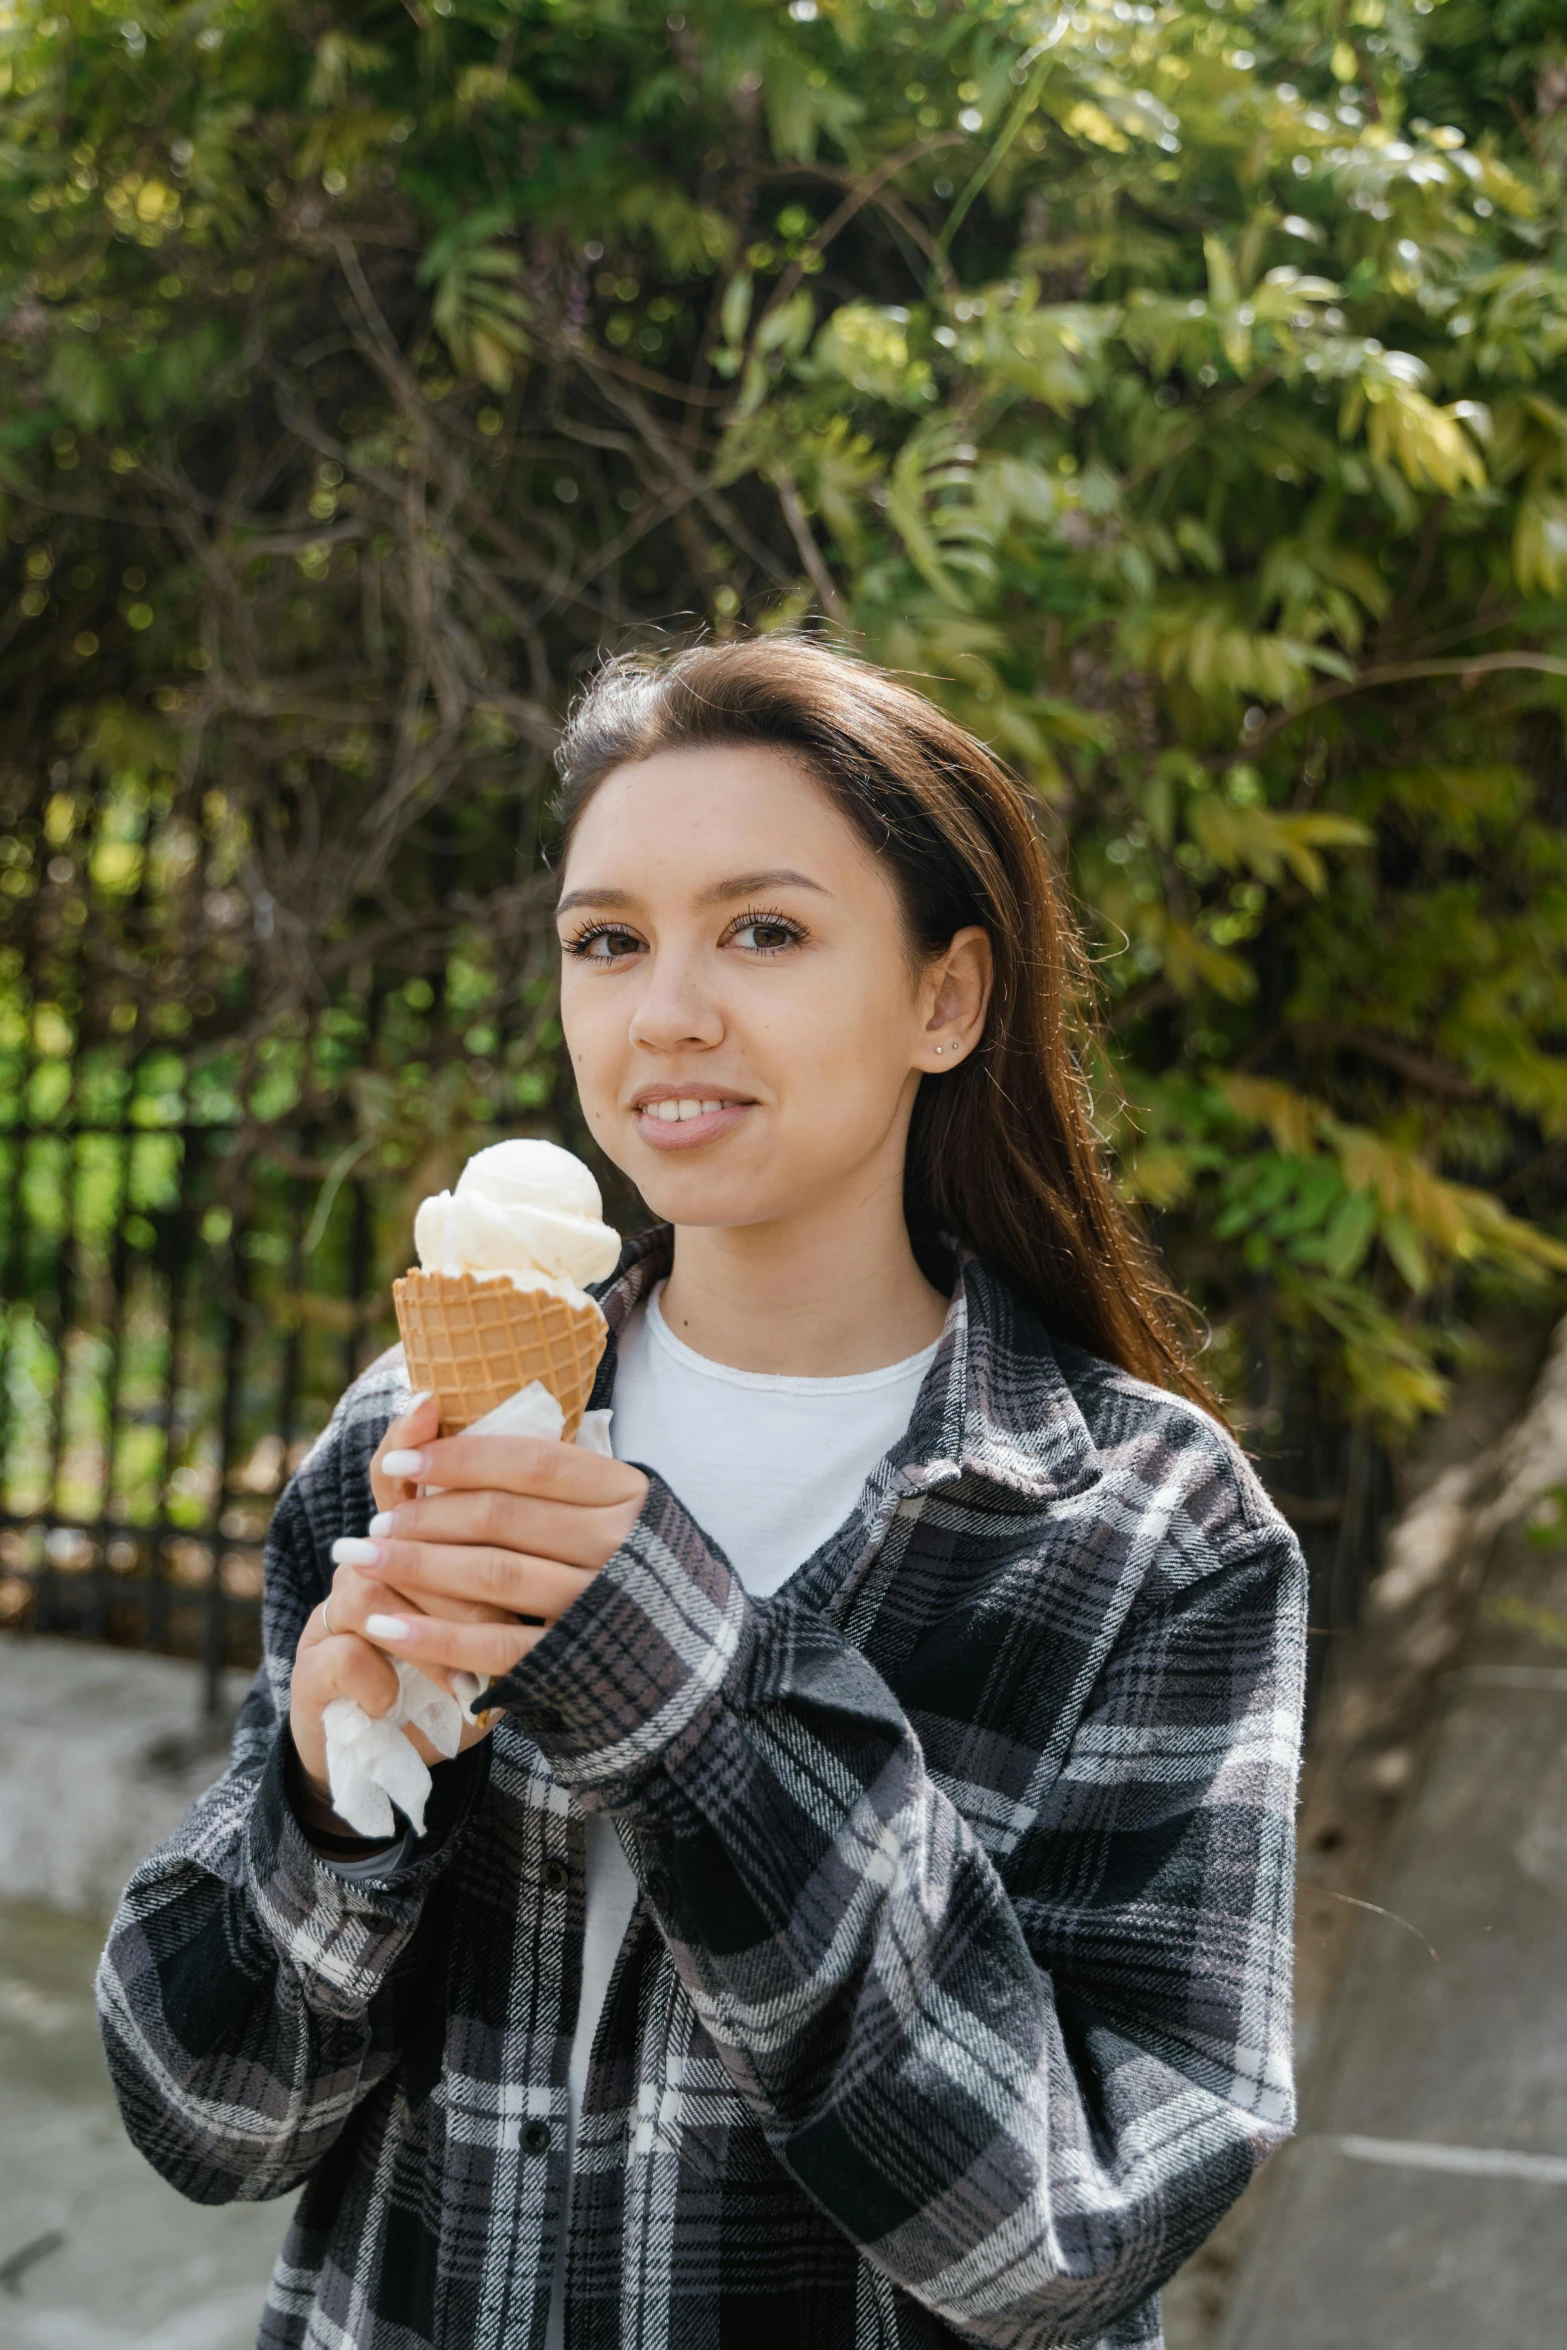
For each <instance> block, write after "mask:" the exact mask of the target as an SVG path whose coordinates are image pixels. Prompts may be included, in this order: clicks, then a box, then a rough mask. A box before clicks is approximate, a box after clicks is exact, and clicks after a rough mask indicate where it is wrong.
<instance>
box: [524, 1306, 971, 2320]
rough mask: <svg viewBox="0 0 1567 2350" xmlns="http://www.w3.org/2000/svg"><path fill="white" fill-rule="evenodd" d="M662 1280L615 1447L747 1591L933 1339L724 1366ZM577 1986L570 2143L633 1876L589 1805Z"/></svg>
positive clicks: (900, 1394) (901, 1411) (846, 1469)
mask: <svg viewBox="0 0 1567 2350" xmlns="http://www.w3.org/2000/svg"><path fill="white" fill-rule="evenodd" d="M662 1287H663V1285H662V1283H660V1285H659V1288H658V1289H655V1290H654V1292H653V1294H652V1295H651V1297H650V1298H649V1299H648V1301H647V1304H646V1306H645V1307H643V1308H642V1310H641V1311H640V1312H638V1313H636V1314H633V1315H632V1317H631V1319H630V1320H629V1321H628V1322H627V1324H626V1326H625V1328H624V1329H623V1330H622V1331H621V1333H620V1340H619V1347H618V1352H617V1357H616V1364H615V1415H614V1419H613V1420H612V1422H611V1423H610V1433H611V1437H612V1440H613V1443H614V1448H615V1458H616V1459H617V1460H622V1461H640V1462H641V1463H642V1465H643V1466H644V1467H645V1468H649V1469H656V1470H657V1471H658V1474H659V1475H660V1476H661V1477H662V1478H663V1480H664V1483H665V1484H666V1485H667V1486H668V1487H669V1489H670V1491H671V1492H672V1493H674V1494H675V1495H677V1496H678V1498H679V1499H680V1500H681V1501H682V1502H683V1503H684V1504H685V1506H686V1508H687V1509H688V1510H689V1511H690V1513H691V1515H692V1517H693V1518H695V1520H696V1522H697V1524H698V1525H699V1526H700V1527H701V1528H702V1531H703V1532H704V1533H705V1534H708V1535H710V1536H711V1537H712V1539H713V1541H714V1542H716V1543H717V1545H718V1547H719V1549H720V1550H721V1551H722V1552H723V1554H724V1556H725V1557H726V1558H727V1559H728V1561H729V1563H730V1565H731V1567H732V1568H733V1569H734V1571H735V1573H736V1574H737V1575H738V1576H739V1578H740V1581H741V1583H742V1584H743V1585H744V1587H745V1589H746V1590H747V1591H748V1592H750V1593H751V1595H752V1597H753V1598H756V1599H761V1598H765V1597H766V1596H767V1595H768V1594H770V1593H771V1592H774V1591H777V1590H778V1589H779V1587H780V1585H782V1584H784V1583H786V1582H787V1581H788V1579H789V1577H790V1576H791V1575H792V1574H793V1573H794V1571H795V1569H796V1567H800V1566H803V1565H804V1564H805V1561H806V1560H807V1559H808V1558H809V1557H810V1556H811V1555H812V1553H813V1552H814V1551H817V1550H819V1549H820V1548H821V1546H822V1544H823V1543H824V1542H825V1541H826V1540H827V1538H828V1536H829V1535H832V1534H836V1533H837V1531H838V1529H839V1527H840V1526H841V1525H842V1524H843V1522H844V1520H845V1519H846V1518H847V1517H848V1515H849V1512H850V1510H851V1509H852V1508H853V1507H854V1504H855V1502H856V1501H857V1500H858V1499H859V1496H860V1489H861V1487H862V1486H863V1485H864V1483H865V1480H866V1478H867V1477H868V1476H869V1475H870V1473H871V1471H872V1469H874V1468H875V1466H876V1464H877V1462H878V1461H879V1460H880V1459H881V1458H882V1455H883V1454H884V1453H886V1452H889V1451H890V1450H891V1448H892V1447H893V1445H895V1444H896V1443H897V1441H898V1439H899V1437H900V1436H902V1435H903V1433H904V1431H905V1430H906V1429H907V1427H908V1424H909V1421H910V1419H911V1418H912V1417H913V1412H914V1404H915V1399H916V1398H917V1396H918V1394H919V1391H920V1388H921V1386H922V1385H923V1383H924V1379H925V1374H926V1372H927V1371H928V1370H929V1368H930V1365H931V1363H932V1361H933V1359H934V1357H935V1353H936V1349H935V1346H934V1345H932V1346H928V1347H926V1348H925V1349H924V1351H923V1353H920V1354H917V1355H910V1356H908V1357H907V1359H906V1360H905V1361H903V1362H901V1363H889V1364H888V1365H887V1366H886V1368H885V1369H883V1370H880V1371H860V1372H856V1373H855V1374H854V1375H853V1376H852V1377H850V1378H847V1379H790V1378H784V1377H781V1376H775V1375H774V1374H773V1373H772V1372H769V1371H734V1370H731V1369H730V1368H729V1366H728V1365H727V1364H726V1363H714V1362H710V1361H709V1360H708V1358H707V1356H706V1355H699V1354H694V1353H693V1352H692V1350H691V1348H690V1347H688V1346H686V1345H684V1344H683V1343H682V1341H681V1340H680V1339H678V1338H677V1337H676V1336H675V1334H674V1332H673V1331H672V1330H671V1329H670V1327H669V1325H668V1323H667V1322H666V1321H665V1320H664V1317H663V1314H662V1313H661V1312H660V1310H659V1298H660V1295H661V1292H662ZM586 1825H587V1918H586V1929H585V1940H584V1945H583V1952H582V1997H581V2002H580V2004H579V2006H578V2009H577V2026H576V2031H575V2034H574V2036H573V2038H572V2043H571V2064H570V2069H569V2072H568V2076H567V2085H568V2099H569V2105H570V2115H571V2141H572V2142H574V2141H575V2138H576V2132H577V2122H578V2118H579V2116H580V2114H581V2112H582V2097H583V2091H584V2090H585V2088H586V2087H587V2078H588V2057H589V2054H590V2052H591V2049H592V2046H593V2035H594V2032H595V2031H596V2030H597V2028H598V2020H599V2016H600V2014H601V2013H602V2011H603V2006H604V1999H605V1995H606V1993H607V1992H608V1990H609V1978H610V1976H611V1974H612V1973H613V1971H614V1966H615V1961H616V1959H617V1958H618V1957H619V1956H620V1946H621V1944H622V1942H623V1941H624V1940H625V1938H626V1928H627V1926H628V1925H629V1924H630V1923H631V1912H632V1909H633V1907H634V1906H635V1903H636V1897H637V1881H636V1878H635V1877H634V1876H633V1875H632V1873H631V1868H630V1865H629V1863H628V1862H627V1860H626V1856H625V1854H624V1853H623V1852H622V1851H621V1848H620V1841H619V1839H618V1837H617V1836H616V1834H615V1831H614V1829H613V1828H612V1827H611V1825H610V1823H609V1821H608V1820H607V1819H605V1818H604V1817H603V1816H602V1815H601V1814H597V1813H590V1814H589V1815H588V1818H587V1823H586ZM564 2270H565V2235H564V2231H562V2237H561V2248H560V2254H559V2256H558V2258H557V2260H556V2264H555V2284H554V2291H553V2294H552V2297H551V2304H550V2325H549V2335H548V2340H547V2343H546V2350H560V2345H561V2343H562V2341H563V2338H564V2327H565V2304H564V2290H563V2286H564Z"/></svg>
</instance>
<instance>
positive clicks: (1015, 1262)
mask: <svg viewBox="0 0 1567 2350" xmlns="http://www.w3.org/2000/svg"><path fill="white" fill-rule="evenodd" d="M739 744H749V745H753V746H755V745H760V746H765V747H771V748H775V749H777V750H780V751H784V752H786V753H787V754H789V755H790V756H791V757H792V758H793V759H795V760H796V761H797V762H798V763H799V764H800V765H802V766H803V767H804V768H806V769H807V770H808V771H809V772H810V773H811V774H813V775H814V776H815V777H816V778H817V780H818V781H819V782H820V784H821V786H822V788H823V789H824V790H825V791H826V792H827V793H828V795H829V796H830V797H831V799H832V800H833V801H834V802H835V804H836V805H837V806H838V807H839V808H840V809H841V810H842V812H843V814H844V815H845V816H846V817H847V818H848V819H849V821H850V823H851V824H853V826H854V827H855V830H856V831H857V832H858V833H859V834H860V836H861V838H862V839H863V840H864V841H865V843H866V845H867V847H868V848H869V849H870V850H871V852H872V854H873V855H874V856H875V858H876V860H877V862H878V864H879V865H880V866H881V867H882V869H883V870H884V871H885V872H886V873H887V875H888V878H889V879H890V880H891V882H892V883H893V885H894V887H895V889H896V891H897V895H898V898H899V900H900V903H901V906H902V909H903V915H904V920H905V924H906V926H907V930H908V933H909V938H910V944H911V946H912V948H913V949H914V950H915V952H916V953H917V954H920V955H924V954H930V953H934V952H939V950H940V949H941V948H943V947H945V946H946V945H947V944H948V943H949V941H950V940H951V938H952V937H953V935H954V933H955V932H956V931H958V930H961V929H963V928H965V927H966V926H968V925H969V924H971V923H972V924H977V925H978V926H979V927H980V928H982V929H983V930H985V931H986V932H987V933H988V935H989V938H990V943H991V950H992V954H993V957H994V964H995V980H994V987H993V992H992V996H991V1001H990V1006H989V1010H988V1012H987V1014H986V1019H985V1028H984V1034H983V1036H982V1038H981V1040H980V1042H979V1044H978V1045H977V1046H976V1048H975V1049H974V1050H973V1051H972V1052H971V1053H970V1054H969V1055H968V1056H967V1057H966V1059H965V1060H963V1061H962V1062H961V1063H960V1064H959V1066H958V1067H957V1068H956V1069H954V1070H952V1071H950V1072H949V1073H946V1074H943V1075H939V1076H927V1077H925V1078H924V1079H923V1080H922V1081H921V1084H920V1088H919V1093H918V1096H917V1098H916V1100H915V1105H914V1115H913V1120H912V1123H911V1125H910V1129H909V1142H908V1157H907V1162H906V1168H905V1176H904V1205H905V1212H906V1214H907V1217H908V1222H909V1229H910V1232H911V1235H912V1236H913V1238H914V1240H915V1243H916V1246H917V1247H921V1253H922V1254H923V1253H924V1248H923V1246H922V1244H925V1243H928V1242H929V1240H930V1239H931V1238H932V1237H933V1236H934V1234H935V1233H937V1232H946V1233H950V1234H952V1235H953V1236H954V1237H955V1238H957V1239H959V1240H962V1241H965V1242H966V1243H967V1244H968V1246H969V1247H970V1248H972V1249H973V1250H974V1251H975V1252H976V1254H977V1255H979V1256H980V1257H981V1258H983V1260H984V1261H985V1263H986V1264H988V1265H990V1266H991V1267H993V1268H994V1269H995V1271H997V1272H998V1273H1000V1274H1002V1275H1003V1276H1004V1277H1005V1278H1006V1279H1007V1280H1008V1281H1009V1282H1011V1283H1012V1284H1013V1286H1014V1287H1015V1288H1017V1289H1019V1290H1021V1291H1022V1292H1023V1293H1024V1295H1025V1296H1027V1297H1028V1298H1030V1299H1032V1300H1033V1302H1034V1303H1035V1304H1036V1305H1037V1307H1038V1308H1039V1310H1040V1312H1041V1313H1042V1314H1043V1316H1044V1318H1045V1320H1046V1322H1047V1324H1048V1326H1049V1328H1050V1329H1051V1330H1052V1332H1053V1333H1055V1334H1056V1335H1057V1336H1059V1337H1061V1338H1064V1339H1066V1340H1068V1341H1070V1342H1071V1343H1072V1344H1073V1345H1075V1346H1080V1347H1083V1348H1085V1349H1086V1350H1087V1351H1088V1352H1089V1353H1091V1354H1095V1355H1098V1356H1100V1357H1102V1358H1103V1359H1105V1360H1106V1361H1109V1362H1112V1363H1118V1364H1120V1365H1121V1367H1122V1368H1123V1369H1124V1370H1127V1371H1130V1372H1131V1373H1132V1374H1133V1375H1134V1377H1136V1378H1139V1379H1146V1380H1149V1381H1151V1382H1152V1383H1153V1384H1154V1385H1156V1386H1160V1387H1169V1388H1174V1389H1176V1390H1178V1391H1179V1392H1181V1393H1183V1394H1185V1395H1188V1396H1190V1397H1191V1398H1192V1400H1193V1401H1194V1402H1196V1403H1199V1404H1201V1405H1202V1406H1203V1408H1204V1409H1205V1410H1207V1411H1210V1412H1214V1413H1215V1414H1216V1415H1217V1416H1218V1417H1220V1418H1222V1417H1223V1412H1222V1409H1221V1407H1220V1406H1219V1405H1218V1404H1217V1403H1216V1402H1215V1400H1214V1398H1213V1396H1212V1395H1211V1394H1210V1392H1209V1390H1208V1388H1207V1386H1206V1385H1205V1383H1204V1381H1203V1380H1202V1379H1201V1378H1200V1377H1199V1375H1198V1374H1197V1372H1196V1371H1195V1369H1194V1368H1193V1365H1192V1362H1191V1360H1190V1356H1189V1352H1188V1341H1187V1333H1188V1331H1189V1330H1190V1328H1191V1322H1192V1317H1191V1315H1190V1312H1189V1309H1187V1308H1186V1307H1185V1306H1184V1304H1183V1302H1182V1300H1181V1299H1180V1298H1179V1297H1178V1296H1177V1294H1176V1293H1175V1292H1174V1291H1173V1290H1172V1289H1171V1287H1170V1285H1169V1283H1168V1281H1167V1280H1165V1278H1164V1277H1163V1276H1162V1274H1161V1273H1160V1271H1159V1269H1158V1266H1157V1263H1156V1261H1155V1259H1154V1257H1153V1254H1152V1252H1151V1250H1150V1249H1149V1248H1148V1246H1147V1244H1146V1243H1145V1242H1144V1240H1143V1239H1142V1237H1141V1235H1140V1234H1139V1233H1138V1232H1137V1231H1136V1230H1135V1229H1134V1227H1133V1226H1132V1224H1131V1223H1130V1222H1129V1220H1128V1217H1127V1215H1126V1212H1125V1210H1124V1209H1123V1208H1122V1206H1121V1204H1120V1202H1119V1201H1118V1200H1117V1198H1116V1196H1115V1192H1114V1190H1113V1188H1112V1186H1111V1183H1110V1179H1109V1176H1108V1174H1107V1172H1106V1169H1105V1167H1104V1164H1103V1161H1102V1158H1101V1154H1100V1150H1099V1146H1098V1143H1097V1141H1096V1138H1095V1134H1094V1129H1093V1124H1092V1119H1091V1116H1090V1110H1089V1105H1088V1100H1087V1089H1086V1085H1085V1082H1084V1078H1083V1074H1082V1069H1083V1061H1084V1058H1085V1055H1086V1048H1087V1047H1088V1046H1089V1045H1090V1044H1091V1041H1092V1034H1091V1027H1090V1016H1089V1001H1090V990H1089V986H1088V983H1087V982H1088V973H1087V965H1086V959H1085V957H1084V954H1083V949H1082V945H1081V942H1080V940H1079V938H1078V936H1077V933H1076V930H1075V927H1074V925H1073V923H1072V922H1071V920H1070V919H1069V917H1068V914H1067V911H1066V908H1065V905H1064V903H1063V900H1062V896H1061V892H1060V890H1059V888H1058V886H1057V884H1056V882H1055V879H1054V877H1053V876H1052V873H1051V869H1050V864H1049V861H1048V859H1047V857H1046V855H1045V851H1044V847H1043V845H1042V843H1041V841H1040V838H1039V833H1038V830H1037V828H1036V826H1035V822H1034V817H1033V807H1032V803H1031V801H1030V799H1029V797H1028V795H1027V793H1026V792H1025V790H1024V789H1023V787H1022V785H1021V784H1019V783H1018V782H1017V781H1016V779H1015V778H1014V777H1013V776H1012V775H1010V774H1009V773H1008V771H1007V769H1006V768H1005V767H1004V766H1003V765H1002V763H1001V762H1000V760H999V759H997V758H996V757H995V755H994V753H993V752H991V751H989V750H987V748H986V747H985V745H984V744H983V743H982V742H980V741H978V740H977V739H976V737H975V736H973V735H971V734H968V733H966V732H965V730H964V729H963V728H962V727H961V726H959V725H957V724H956V723H955V721H954V720H952V719H951V718H949V717H947V716H946V715H945V713H944V712H942V711H941V710H939V709H938V708H937V707H936V706H935V704H934V703H932V702H929V701H927V700H926V699H925V697H924V696H923V695H922V694H919V693H916V692H915V691H914V690H913V689H912V688H911V687H909V686H907V685H904V684H902V683H901V682H900V681H899V680H898V679H896V678H894V677H892V676H889V675H888V673H887V672H886V671H885V670H881V669H877V668H875V667H873V666H871V665H870V664H869V663H866V662H863V661H858V660H855V659H852V658H850V657H849V656H847V655H845V654H843V653H838V652H834V651H832V650H830V649H829V648H828V647H827V646H825V645H823V644H821V643H819V642H816V641H814V640H812V639H810V638H803V637H798V636H795V637H791V636H775V637H759V638H754V639H744V640H740V641H737V642H732V643H727V644H703V645H698V646H696V647H694V648H690V649H687V650H685V651H680V652H675V653H664V654H625V655H620V656H617V657H615V658H613V659H611V660H608V661H606V662H605V663H604V664H603V665H602V666H601V667H600V668H599V669H598V670H597V671H596V672H595V673H594V675H593V676H592V677H591V678H590V680H589V681H588V683H587V685H586V686H585V688H584V689H583V691H582V693H581V694H580V696H579V697H578V699H577V701H576V703H575V705H574V707H573V709H572V711H571V715H570V717H569V719H568V721H567V725H566V729H565V733H564V735H563V737H562V739H561V743H560V747H559V749H558V751H557V752H556V764H557V767H558V769H559V773H560V778H561V791H560V798H559V802H558V808H559V814H560V817H561V820H562V823H563V826H564V828H565V833H566V838H567V840H568V842H569V839H570V834H571V830H572V827H573V826H574V824H575V823H576V820H577V818H578V817H579V816H580V815H581V813H582V810H583V809H584V807H585V806H586V805H587V802H588V800H589V799H590V798H591V797H592V795H593V792H594V790H595V788H596V787H597V786H598V785H599V784H600V783H601V782H602V781H603V780H604V778H605V777H606V776H607V775H609V774H611V773H612V772H613V770H614V769H616V768H618V767H623V766H625V765H626V764H627V763H628V762H630V761H632V760H638V759H648V758H651V757H653V755H654V754H655V753H657V752H660V751H679V750H692V749H698V748H701V749H714V748H723V747H730V746H735V745H739Z"/></svg>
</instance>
